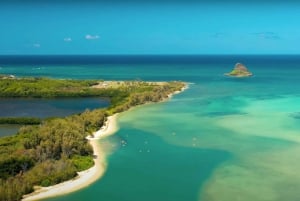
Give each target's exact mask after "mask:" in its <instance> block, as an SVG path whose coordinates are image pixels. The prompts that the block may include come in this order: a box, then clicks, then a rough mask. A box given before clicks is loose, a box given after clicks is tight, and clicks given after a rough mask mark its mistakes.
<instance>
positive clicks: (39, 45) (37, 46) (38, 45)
mask: <svg viewBox="0 0 300 201" xmlns="http://www.w3.org/2000/svg"><path fill="white" fill-rule="evenodd" d="M33 47H35V48H40V47H41V44H39V43H35V44H33Z"/></svg>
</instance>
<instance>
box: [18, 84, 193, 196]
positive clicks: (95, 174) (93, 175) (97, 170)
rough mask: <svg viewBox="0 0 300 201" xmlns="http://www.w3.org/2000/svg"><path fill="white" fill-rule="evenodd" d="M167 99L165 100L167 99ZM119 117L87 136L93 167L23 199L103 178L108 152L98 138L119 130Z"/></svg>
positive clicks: (57, 193) (57, 192)
mask: <svg viewBox="0 0 300 201" xmlns="http://www.w3.org/2000/svg"><path fill="white" fill-rule="evenodd" d="M186 89H188V84H186V85H185V86H184V87H183V88H182V89H181V90H179V91H175V92H173V93H171V94H169V95H168V98H167V99H170V98H172V97H173V95H175V94H178V93H180V92H183V91H184V90H186ZM167 99H165V100H163V101H166V100H167ZM117 118H118V113H116V114H114V115H112V116H109V117H108V118H107V121H106V122H105V123H104V125H103V127H102V128H101V129H100V130H98V131H96V132H95V133H94V136H88V137H87V139H88V140H89V142H90V144H91V145H92V147H93V150H94V155H95V159H94V162H95V164H94V166H93V167H91V168H90V169H88V170H85V171H82V172H78V176H77V177H76V178H74V179H72V180H69V181H65V182H63V183H60V184H56V185H53V186H49V187H39V188H38V189H36V190H35V191H34V192H33V193H31V194H27V195H25V196H23V199H22V201H34V200H40V199H45V198H50V197H56V196H60V195H65V194H68V193H72V192H75V191H77V190H80V189H82V188H85V187H87V186H89V185H91V184H92V183H94V182H95V181H97V180H98V179H99V178H101V177H102V176H103V175H104V173H105V171H106V153H105V150H103V149H102V148H101V147H100V146H99V145H98V143H97V140H100V139H103V138H105V137H107V136H110V135H112V134H114V133H115V132H117V131H118V129H119V128H118V125H117Z"/></svg>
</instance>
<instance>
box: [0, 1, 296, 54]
mask: <svg viewBox="0 0 300 201" xmlns="http://www.w3.org/2000/svg"><path fill="white" fill-rule="evenodd" d="M22 2H23V3H22ZM24 2H25V3H24ZM110 2H111V3H104V2H99V1H91V0H90V1H79V0H77V1H72V0H61V1H55V0H53V1H49V0H44V1H42V0H41V1H34V0H32V1H26V0H24V1H17V0H12V1H7V2H3V1H1V3H0V25H1V30H0V54H1V55H7V54H21V55H23V54H58V55H59V54H300V23H299V20H300V4H297V3H294V2H292V1H283V2H285V3H280V1H276V0H274V1H271V0H269V1H267V0H265V1H255V0H252V1H249V3H247V1H243V2H242V3H241V1H233V0H232V1H226V3H224V1H193V0H187V1H184V0H182V1H180V0H177V1H164V2H163V1H158V0H152V1H151V0H147V1H140V2H138V1H114V2H112V1H110Z"/></svg>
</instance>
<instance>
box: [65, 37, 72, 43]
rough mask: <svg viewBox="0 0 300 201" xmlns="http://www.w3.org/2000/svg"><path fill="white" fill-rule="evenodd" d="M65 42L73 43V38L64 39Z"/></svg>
mask: <svg viewBox="0 0 300 201" xmlns="http://www.w3.org/2000/svg"><path fill="white" fill-rule="evenodd" d="M64 41H65V42H71V41H72V38H70V37H68V38H64Z"/></svg>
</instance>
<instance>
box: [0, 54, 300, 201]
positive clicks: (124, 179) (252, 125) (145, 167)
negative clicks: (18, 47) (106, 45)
mask: <svg viewBox="0 0 300 201" xmlns="http://www.w3.org/2000/svg"><path fill="white" fill-rule="evenodd" d="M93 61H95V60H93ZM236 62H242V63H245V64H246V65H247V66H248V67H249V69H250V70H251V71H252V72H253V73H254V75H255V76H254V77H251V78H247V79H234V78H226V77H224V76H223V73H224V72H228V71H230V70H231V69H232V67H233V66H234V64H235V63H236ZM0 63H1V62H0ZM36 63H41V62H36ZM18 65H20V64H15V65H14V66H12V67H9V66H4V65H2V66H3V68H2V69H0V73H2V72H3V71H4V70H5V69H6V72H8V71H9V72H11V73H10V74H16V75H18V73H20V74H22V75H43V74H47V75H50V76H52V77H60V78H62V77H69V78H78V79H81V78H104V79H127V80H130V79H136V78H141V79H143V80H183V81H187V82H192V84H190V86H189V89H188V90H186V91H185V92H183V93H181V94H178V95H176V96H175V97H174V98H173V99H171V100H170V101H168V102H164V103H159V104H151V105H146V106H142V107H138V108H136V109H133V110H131V111H129V112H126V113H124V114H122V115H121V116H120V118H119V124H120V130H119V131H118V132H117V133H116V134H115V135H113V136H111V137H110V138H108V139H106V140H103V141H101V142H100V144H101V146H105V147H107V149H108V150H109V152H110V154H109V155H108V158H107V160H108V169H107V172H106V174H105V175H104V177H103V178H102V179H101V180H99V181H97V182H96V183H94V184H93V185H91V186H89V187H87V188H85V189H83V190H81V191H78V192H75V193H72V194H69V195H66V196H61V197H56V198H51V199H47V200H53V201H54V200H55V201H62V200H105V201H114V200H118V201H119V200H128V201H132V200H146V201H147V200H178V201H181V200H184V201H186V200H188V201H190V200H191V201H192V200H201V201H235V200H242V201H253V200H256V201H261V200H272V201H273V200H274V201H281V200H300V195H299V192H298V191H299V189H300V182H299V181H300V172H299V171H298V170H299V168H300V155H299V153H300V146H299V142H300V136H299V133H300V124H299V112H300V106H299V101H300V88H299V87H298V85H297V84H298V83H299V81H300V80H299V79H300V68H299V66H300V57H297V56H294V57H291V56H274V57H271V56H267V57H264V56H260V57H255V56H250V57H249V56H226V57H184V58H173V59H172V58H171V57H169V58H164V59H162V58H151V57H148V58H144V59H141V58H139V59H136V60H134V58H131V59H128V58H127V60H126V59H125V61H124V58H123V59H122V58H118V57H116V58H114V60H109V59H107V60H106V61H103V60H101V59H100V60H99V61H97V62H96V61H95V62H90V63H89V62H87V63H84V62H83V63H80V62H79V64H78V65H75V64H74V63H73V64H72V65H67V64H66V63H63V62H61V64H59V62H58V63H55V64H53V63H52V64H51V65H49V66H47V65H45V66H46V67H45V68H46V69H45V70H44V72H43V73H37V72H36V71H34V70H28V67H26V68H22V67H20V66H18ZM34 65H39V64H34ZM31 66H32V65H31ZM58 68H59V69H68V72H72V73H68V74H67V73H64V72H65V71H66V70H65V71H62V70H60V71H58V70H57V69H58ZM83 70H84V72H85V74H84V75H83V74H82V73H80V72H82V71H83ZM57 72H59V74H57Z"/></svg>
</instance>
